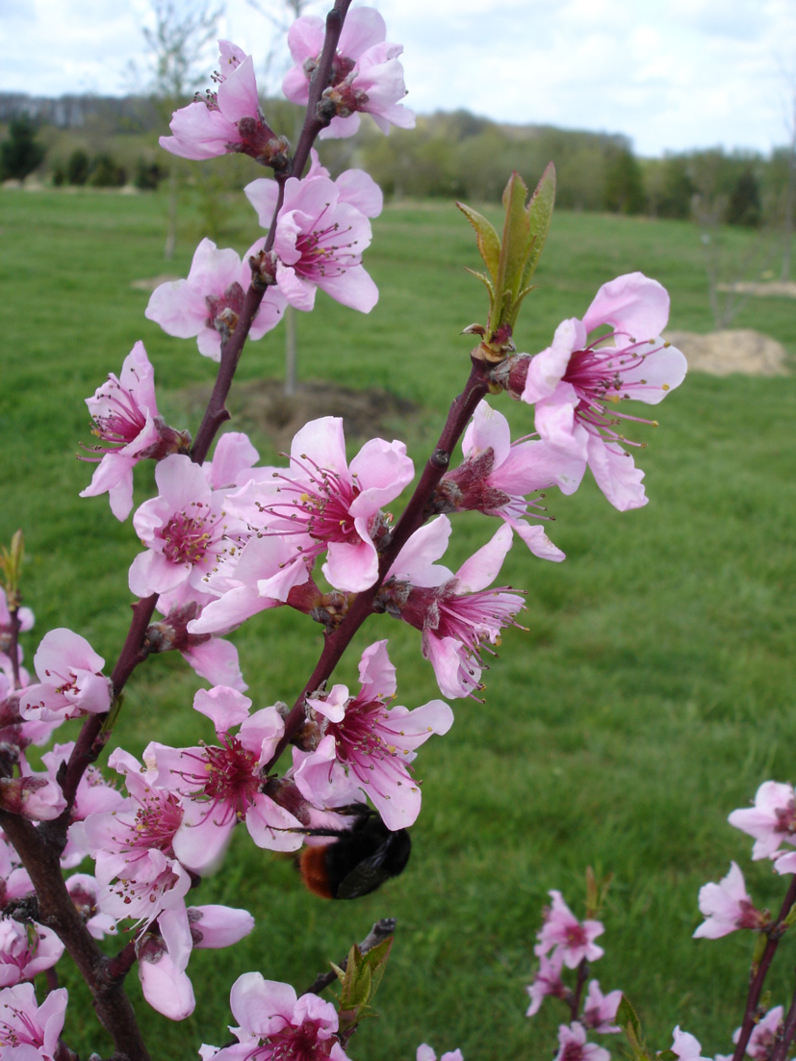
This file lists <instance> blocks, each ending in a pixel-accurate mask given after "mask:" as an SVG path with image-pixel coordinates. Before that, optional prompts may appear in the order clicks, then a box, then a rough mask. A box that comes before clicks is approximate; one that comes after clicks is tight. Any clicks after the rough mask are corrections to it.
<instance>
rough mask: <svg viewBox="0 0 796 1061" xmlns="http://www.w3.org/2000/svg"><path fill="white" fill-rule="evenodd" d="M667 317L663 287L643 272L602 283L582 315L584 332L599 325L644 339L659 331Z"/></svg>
mask: <svg viewBox="0 0 796 1061" xmlns="http://www.w3.org/2000/svg"><path fill="white" fill-rule="evenodd" d="M668 320H669V295H668V293H667V291H666V288H665V287H663V286H662V285H661V284H659V283H658V281H657V280H651V279H650V278H649V277H647V276H644V274H643V273H626V274H625V275H624V276H618V277H617V278H616V279H615V280H611V282H610V283H608V284H603V286H602V287H601V288H600V290H599V291H598V292H597V294H596V295H595V297H594V301H593V302H592V304H591V305H590V306H589V308H588V310H587V311H586V314H585V316H584V318H583V324H584V327H585V328H586V331H587V332H591V331H593V330H594V329H595V328H599V327H600V326H601V325H603V324H610V325H612V326H613V327H614V328H615V329H616V330H617V331H620V332H623V333H626V336H629V337H630V340H628V339H627V338H626V340H625V341H631V340H632V341H634V342H635V341H638V342H644V340H646V339H654V338H656V337H657V336H659V335H660V334H661V332H662V331H663V329H664V328H665V327H666V324H667V322H668Z"/></svg>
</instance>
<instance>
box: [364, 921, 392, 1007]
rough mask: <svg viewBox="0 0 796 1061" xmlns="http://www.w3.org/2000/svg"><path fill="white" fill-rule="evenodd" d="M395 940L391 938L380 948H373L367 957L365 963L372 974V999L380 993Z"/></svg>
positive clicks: (384, 941)
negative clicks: (382, 979) (380, 986)
mask: <svg viewBox="0 0 796 1061" xmlns="http://www.w3.org/2000/svg"><path fill="white" fill-rule="evenodd" d="M394 939H395V937H394V936H390V937H389V939H385V940H383V941H382V942H381V943H380V944H379V945H378V947H373V948H372V949H371V950H369V951H368V953H367V954H366V955H365V961H366V962H367V963H368V966H369V968H370V969H371V972H372V980H371V983H372V986H371V991H370V998H371V999H372V998H373V997H374V995H375V994H376V992H377V991H378V989H379V984H380V983H381V978H382V977H383V976H384V970H385V969H386V968H387V959H388V958H389V957H390V951H391V949H392V945H393V940H394Z"/></svg>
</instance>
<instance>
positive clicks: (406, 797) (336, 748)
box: [294, 641, 453, 830]
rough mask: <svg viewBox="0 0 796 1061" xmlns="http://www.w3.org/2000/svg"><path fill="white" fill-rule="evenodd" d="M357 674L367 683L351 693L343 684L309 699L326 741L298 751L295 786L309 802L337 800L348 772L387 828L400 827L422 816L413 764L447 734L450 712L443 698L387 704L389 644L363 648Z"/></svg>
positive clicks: (391, 677)
mask: <svg viewBox="0 0 796 1061" xmlns="http://www.w3.org/2000/svg"><path fill="white" fill-rule="evenodd" d="M359 677H360V681H361V682H362V685H361V688H360V691H359V693H358V694H357V695H356V696H354V697H352V696H349V693H348V689H347V688H346V686H345V685H335V686H334V687H333V688H332V689H331V690H330V692H329V693H327V694H325V695H323V696H311V697H307V704H308V706H309V707H310V708H311V709H312V715H313V716H314V717H315V719H316V720H317V721H318V722H319V723H320V726H319V732H320V734H321V736H322V739H321V741H320V744H319V746H318V748H317V750H315V751H314V752H311V753H310V754H309V755H307V756H306V757H305V756H303V755H302V754H301V753H299V752H297V753H295V754H294V761H295V762H296V763H297V764H298V765H297V769H296V772H295V780H296V784H297V785H298V787H299V789H300V790H301V792H302V793H303V795H304V796H305V797H306V798H307V799H308V800H309V802H310V803H313V804H314V805H315V806H318V807H325V806H329V805H333V800H334V794H335V792H336V791H337V789H338V787H339V786H340V784H341V783H344V781H345V778H346V777H347V779H348V781H356V783H358V784H359V785H361V786H362V793H363V794H367V796H368V797H369V798H370V800H371V802H372V803H373V805H374V806H375V807H376V808H377V810H378V811H379V813H380V814H381V817H382V819H383V820H384V824H385V825H386V826H387V828H388V829H392V830H396V829H402V828H405V827H407V826H410V825H412V824H413V823H414V822H415V820H416V819H417V816H418V814H419V813H420V787H419V785H418V784H417V782H415V780H414V779H413V777H412V767H411V762H412V760H413V759H414V756H415V749H416V748H418V747H420V745H421V744H423V743H424V742H425V741H427V740H428V738H429V737H430V736H431V734H432V733H438V734H443V733H447V731H448V730H449V729H450V727H451V725H452V724H453V712H452V711H451V709H450V708H449V707H448V705H447V704H445V703H443V702H442V701H441V700H432V701H430V702H429V703H427V704H425V705H423V706H422V707H417V708H415V710H414V711H409V710H408V708H406V707H401V706H395V707H389V708H388V706H387V704H386V703H385V701H386V700H387V699H389V698H390V697H391V696H393V695H394V694H395V688H396V682H395V667H394V666H393V665H392V663H391V662H390V658H389V656H388V655H387V642H386V641H377V642H376V643H375V644H373V645H370V646H369V647H368V648H366V649H365V651H364V652H363V653H362V659H361V660H360V664H359ZM341 775H342V776H341ZM361 798H362V797H360V799H361Z"/></svg>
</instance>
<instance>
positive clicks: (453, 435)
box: [264, 358, 488, 773]
mask: <svg viewBox="0 0 796 1061" xmlns="http://www.w3.org/2000/svg"><path fill="white" fill-rule="evenodd" d="M486 370H487V366H486V362H484V361H480V360H478V359H477V358H473V359H472V368H471V370H470V377H469V379H468V380H467V384H466V385H465V388H464V390H463V391H462V393H461V394H460V395H459V397H458V398H456V399H455V401H454V402H453V404H452V405H451V408H450V412H449V413H448V419H447V420H446V422H445V426H444V428H443V429H442V434H441V435H440V437H439V441H438V443H437V446H436V448H435V449H434V452H433V453H432V454H431V456H430V457H429V459H428V461H427V462H426V466H425V468H424V469H423V474H422V475H421V476H420V480H419V482H418V484H417V486H416V487H415V490H414V493H413V494H412V497H411V498H410V500H409V503H408V504H407V506H406V508H405V509H404V512H403V514H402V515H401V518H400V519H399V520H398V523H397V525H396V527H395V530H394V531H393V534H392V536H391V538H390V539H389V542H388V544H387V546H386V548H385V549H384V551H383V553H382V554H381V557H380V559H379V574H378V578H377V579H376V581H375V582H374V584H373V585H372V586H371V587H370V589H366V590H363V591H362V592H361V593H358V594H357V595H356V597H355V598H354V602H353V604H352V605H351V607H350V608H349V610H348V613H347V614H346V617H345V618H344V619H343V621H342V623H341V624H340V625H339V626H338V627H337V629H336V630H335V631H333V632H332V633H331V634H328V635H327V637H326V638H325V640H324V643H323V650H322V652H321V656H320V659H319V660H318V663H317V665H316V667H315V670H314V671H313V672H312V675H311V676H310V679H309V681H308V682H307V684H306V685H305V686H304V688H303V689H302V691H301V693H300V694H299V696H298V699H297V700H296V702H295V704H294V705H293V708H292V709H291V711H290V714H289V715H288V716H287V718H286V719H285V732H284V735H283V737H282V739H281V740H280V741H279V744H277V746H276V750H275V752H274V755H273V757H272V759H271V761H270V762H269V763H268V764H267V766H266V767H265V769H264V773H267V772H268V771H269V770H270V769H271V768H272V767H273V765H274V763H275V762H276V761H277V759H278V758H279V756H280V755H281V754H282V752H283V751H284V750H285V748H286V747H287V745H288V744H289V743H290V740H291V738H292V737H293V736H294V735H295V734H296V733H297V732H298V730H299V729H300V728H301V726H302V725H303V724H304V718H305V716H304V710H305V708H304V703H305V698H306V697H307V695H308V694H309V693H312V692H314V691H315V690H316V689H318V688H320V686H321V685H322V683H323V682H324V681H327V680H328V679H329V677H330V676H331V674H332V671H333V670H334V668H335V667H336V666H337V664H338V663H339V661H340V659H341V657H342V656H343V653H344V652H345V651H346V649H347V648H348V646H349V644H350V643H351V640H352V638H353V637H354V634H356V632H357V630H359V628H360V626H362V624H363V623H364V622H365V620H366V619H367V618H368V616H369V615H371V614H372V612H373V601H374V599H375V597H376V595H377V593H378V592H379V589H380V588H381V584H382V581H383V580H384V577H385V576H386V574H387V572H388V571H389V569H390V567H392V565H393V563H394V562H395V559H396V557H397V556H398V553H399V552H400V551H401V549H402V548H403V547H404V545H405V544H406V542H407V540H408V539H409V537H410V536H411V535H412V534H414V532H415V531H416V530H417V529H418V527H420V526H422V524H423V522H424V519H425V512H426V506H427V504H428V502H429V500H430V499H431V496H432V495H433V493H434V491H435V490H436V488H437V486H438V484H439V481H440V479H441V478H442V476H443V475H444V474H445V472H446V470H447V468H448V465H449V464H450V458H451V454H452V453H453V450H454V448H455V446H456V443H457V442H458V441H459V438H460V437H461V435H462V433H463V432H464V429H465V427H466V426H467V424H468V422H469V420H470V417H471V416H472V414H473V412H474V411H475V408H476V406H477V405H478V403H479V402H480V401H481V399H482V398H483V397H484V395H485V394H486V393H487V390H488V384H487V382H486V377H485V373H486Z"/></svg>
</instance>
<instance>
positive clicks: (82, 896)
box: [66, 873, 117, 939]
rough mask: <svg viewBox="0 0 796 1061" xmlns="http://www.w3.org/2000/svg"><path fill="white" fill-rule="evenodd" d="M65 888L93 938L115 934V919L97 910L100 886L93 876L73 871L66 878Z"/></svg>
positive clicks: (102, 937)
mask: <svg viewBox="0 0 796 1061" xmlns="http://www.w3.org/2000/svg"><path fill="white" fill-rule="evenodd" d="M66 890H67V891H68V892H69V895H70V898H71V899H72V902H73V903H74V904H75V908H76V910H77V912H78V913H79V914H80V916H81V918H82V919H83V921H84V922H85V925H86V928H87V929H88V931H89V932H90V934H91V935H92V936H93V937H94V939H104V938H105V936H115V935H116V932H117V929H116V919H115V918H113V917H111V916H110V914H103V913H101V912H100V910H99V892H100V888H99V885H98V884H97V880H96V878H95V877H92V876H91V874H90V873H73V874H72V876H71V877H67V879H66Z"/></svg>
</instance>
